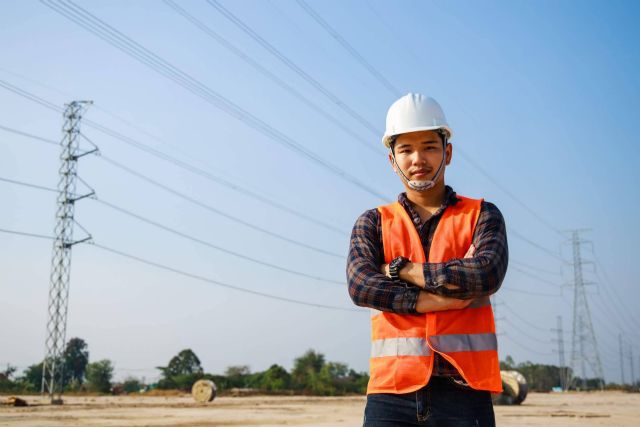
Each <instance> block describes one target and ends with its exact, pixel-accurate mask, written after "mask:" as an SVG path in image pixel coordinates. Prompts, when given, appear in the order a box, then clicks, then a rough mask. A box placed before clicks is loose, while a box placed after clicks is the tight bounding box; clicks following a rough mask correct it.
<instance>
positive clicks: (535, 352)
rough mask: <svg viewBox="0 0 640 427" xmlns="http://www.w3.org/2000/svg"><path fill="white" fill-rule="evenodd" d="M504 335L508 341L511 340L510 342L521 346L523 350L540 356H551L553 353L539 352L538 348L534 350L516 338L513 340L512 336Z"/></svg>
mask: <svg viewBox="0 0 640 427" xmlns="http://www.w3.org/2000/svg"><path fill="white" fill-rule="evenodd" d="M504 337H505V338H507V339H508V340H509V341H511V342H512V343H514V344H515V345H517V346H518V347H520V348H523V349H524V350H527V351H528V352H529V353H533V354H538V355H540V356H551V355H552V354H553V353H550V352H547V353H544V352H541V351H538V350H534V349H532V348H531V347H528V346H526V345H524V344H522V343H520V342H518V341H517V340H514V339H513V337H511V335H509V334H504Z"/></svg>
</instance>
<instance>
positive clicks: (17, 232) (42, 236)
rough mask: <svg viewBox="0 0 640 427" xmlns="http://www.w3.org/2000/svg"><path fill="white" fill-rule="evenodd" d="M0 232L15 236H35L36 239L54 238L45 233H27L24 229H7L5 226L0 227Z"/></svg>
mask: <svg viewBox="0 0 640 427" xmlns="http://www.w3.org/2000/svg"><path fill="white" fill-rule="evenodd" d="M0 232H2V233H7V234H15V235H17V236H26V237H35V238H37V239H46V240H55V238H54V237H53V236H47V235H46V234H37V233H27V232H25V231H16V230H8V229H6V228H0Z"/></svg>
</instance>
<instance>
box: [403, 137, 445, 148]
mask: <svg viewBox="0 0 640 427" xmlns="http://www.w3.org/2000/svg"><path fill="white" fill-rule="evenodd" d="M418 143H419V144H440V141H438V140H436V139H425V140H423V141H420V142H418ZM410 146H411V144H409V143H407V142H403V143H400V144H397V145H396V149H400V148H404V147H410Z"/></svg>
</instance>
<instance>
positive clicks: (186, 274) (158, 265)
mask: <svg viewBox="0 0 640 427" xmlns="http://www.w3.org/2000/svg"><path fill="white" fill-rule="evenodd" d="M0 231H2V230H1V229H0ZM90 245H91V246H95V247H96V248H99V249H102V250H104V251H106V252H110V253H113V254H116V255H120V256H121V257H124V258H128V259H131V260H134V261H138V262H140V263H142V264H146V265H149V266H152V267H156V268H158V269H161V270H164V271H169V272H172V273H175V274H178V275H181V276H184V277H189V278H191V279H195V280H199V281H201V282H206V283H210V284H213V285H216V286H220V287H223V288H227V289H232V290H235V291H239V292H244V293H248V294H252V295H257V296H261V297H265V298H269V299H274V300H278V301H284V302H289V303H293V304H299V305H306V306H311V307H317V308H326V309H331V310H339V311H348V312H356V313H366V312H367V310H363V309H355V308H345V307H338V306H333V305H325V304H316V303H311V302H307V301H301V300H297V299H293V298H287V297H281V296H278V295H273V294H268V293H265V292H259V291H254V290H251V289H247V288H243V287H240V286H235V285H230V284H228V283H224V282H221V281H218V280H214V279H211V278H208V277H205V276H200V275H197V274H193V273H189V272H187V271H183V270H179V269H177V268H174V267H170V266H167V265H165V264H161V263H158V262H154V261H150V260H147V259H144V258H141V257H138V256H135V255H131V254H128V253H126V252H123V251H119V250H117V249H113V248H110V247H108V246H104V245H100V244H98V243H90Z"/></svg>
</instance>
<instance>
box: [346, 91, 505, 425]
mask: <svg viewBox="0 0 640 427" xmlns="http://www.w3.org/2000/svg"><path fill="white" fill-rule="evenodd" d="M451 136H452V131H451V129H450V127H449V125H448V124H447V121H446V118H445V115H444V113H443V111H442V109H441V108H440V105H439V104H438V103H437V102H436V101H435V100H434V99H432V98H429V97H426V96H423V95H420V94H408V95H406V96H404V97H402V98H400V99H399V100H397V101H396V102H395V103H394V104H393V105H392V106H391V107H390V108H389V112H388V113H387V127H386V131H385V135H384V137H383V144H384V145H385V146H386V147H387V148H388V149H389V162H390V163H391V167H392V168H393V170H394V171H395V172H396V173H397V174H398V176H399V177H400V180H401V181H402V184H403V185H404V187H405V190H406V192H405V193H402V194H400V196H399V197H398V201H397V202H395V203H392V204H389V205H386V206H381V207H379V208H378V209H372V210H369V211H366V212H365V213H364V214H362V215H361V216H360V217H359V218H358V220H357V221H356V223H355V226H354V228H353V232H352V236H351V245H350V249H349V258H348V264H347V278H348V283H349V293H350V295H351V298H352V300H353V302H354V303H355V304H357V305H359V306H363V307H370V308H372V309H373V310H372V318H371V339H372V347H371V359H370V381H369V385H368V389H367V405H366V408H365V420H364V425H365V426H368V427H376V426H377V427H382V426H389V427H391V426H494V425H495V419H494V414H493V406H492V403H491V395H490V393H491V392H500V391H501V388H502V382H501V379H500V368H499V361H498V353H497V341H496V336H495V324H494V319H493V312H492V309H491V304H490V301H489V295H491V294H493V293H495V292H496V291H497V290H498V288H499V287H500V285H501V283H502V280H503V278H504V275H505V272H506V269H507V262H508V249H507V238H506V231H505V225H504V220H503V218H502V215H501V213H500V211H499V210H498V208H496V207H495V206H494V205H493V204H491V203H488V202H485V201H483V200H474V199H469V198H466V197H461V196H458V195H457V194H456V193H455V192H454V191H453V190H452V189H451V187H448V186H446V185H445V171H446V167H447V166H448V165H449V164H450V162H451V158H452V146H451V143H450V142H449V141H450V139H451Z"/></svg>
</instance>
